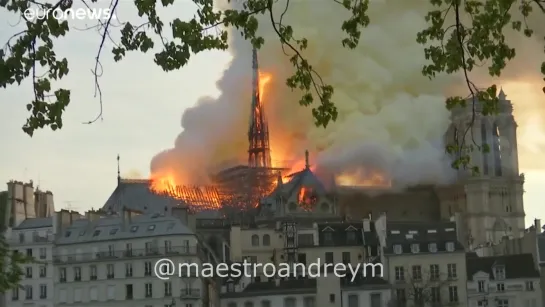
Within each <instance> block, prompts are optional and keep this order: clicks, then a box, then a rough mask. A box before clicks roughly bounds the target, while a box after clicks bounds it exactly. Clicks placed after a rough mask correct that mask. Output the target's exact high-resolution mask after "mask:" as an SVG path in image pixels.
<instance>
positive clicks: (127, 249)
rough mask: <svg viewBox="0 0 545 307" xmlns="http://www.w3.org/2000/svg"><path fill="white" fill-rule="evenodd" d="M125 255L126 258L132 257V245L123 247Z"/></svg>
mask: <svg viewBox="0 0 545 307" xmlns="http://www.w3.org/2000/svg"><path fill="white" fill-rule="evenodd" d="M125 255H127V257H130V256H132V243H127V245H125Z"/></svg>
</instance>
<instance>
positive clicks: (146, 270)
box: [144, 261, 151, 276]
mask: <svg viewBox="0 0 545 307" xmlns="http://www.w3.org/2000/svg"><path fill="white" fill-rule="evenodd" d="M144 276H151V262H149V261H146V262H145V263H144Z"/></svg>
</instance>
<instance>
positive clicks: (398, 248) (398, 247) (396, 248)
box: [394, 244, 403, 254]
mask: <svg viewBox="0 0 545 307" xmlns="http://www.w3.org/2000/svg"><path fill="white" fill-rule="evenodd" d="M394 253H396V254H401V253H403V248H402V247H401V245H399V244H396V245H394Z"/></svg>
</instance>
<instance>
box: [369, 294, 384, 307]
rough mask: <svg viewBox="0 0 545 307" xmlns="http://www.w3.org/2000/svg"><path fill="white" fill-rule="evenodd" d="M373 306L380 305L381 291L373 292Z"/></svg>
mask: <svg viewBox="0 0 545 307" xmlns="http://www.w3.org/2000/svg"><path fill="white" fill-rule="evenodd" d="M370 300H371V307H380V305H382V304H381V303H382V298H381V295H380V293H371V299H370Z"/></svg>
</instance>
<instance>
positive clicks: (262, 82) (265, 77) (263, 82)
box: [258, 71, 272, 103]
mask: <svg viewBox="0 0 545 307" xmlns="http://www.w3.org/2000/svg"><path fill="white" fill-rule="evenodd" d="M271 79H272V75H271V74H268V73H264V72H261V71H260V72H259V81H258V83H259V99H260V100H261V101H260V102H261V103H263V98H264V97H265V88H266V87H267V84H268V83H269V82H270V81H271Z"/></svg>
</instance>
